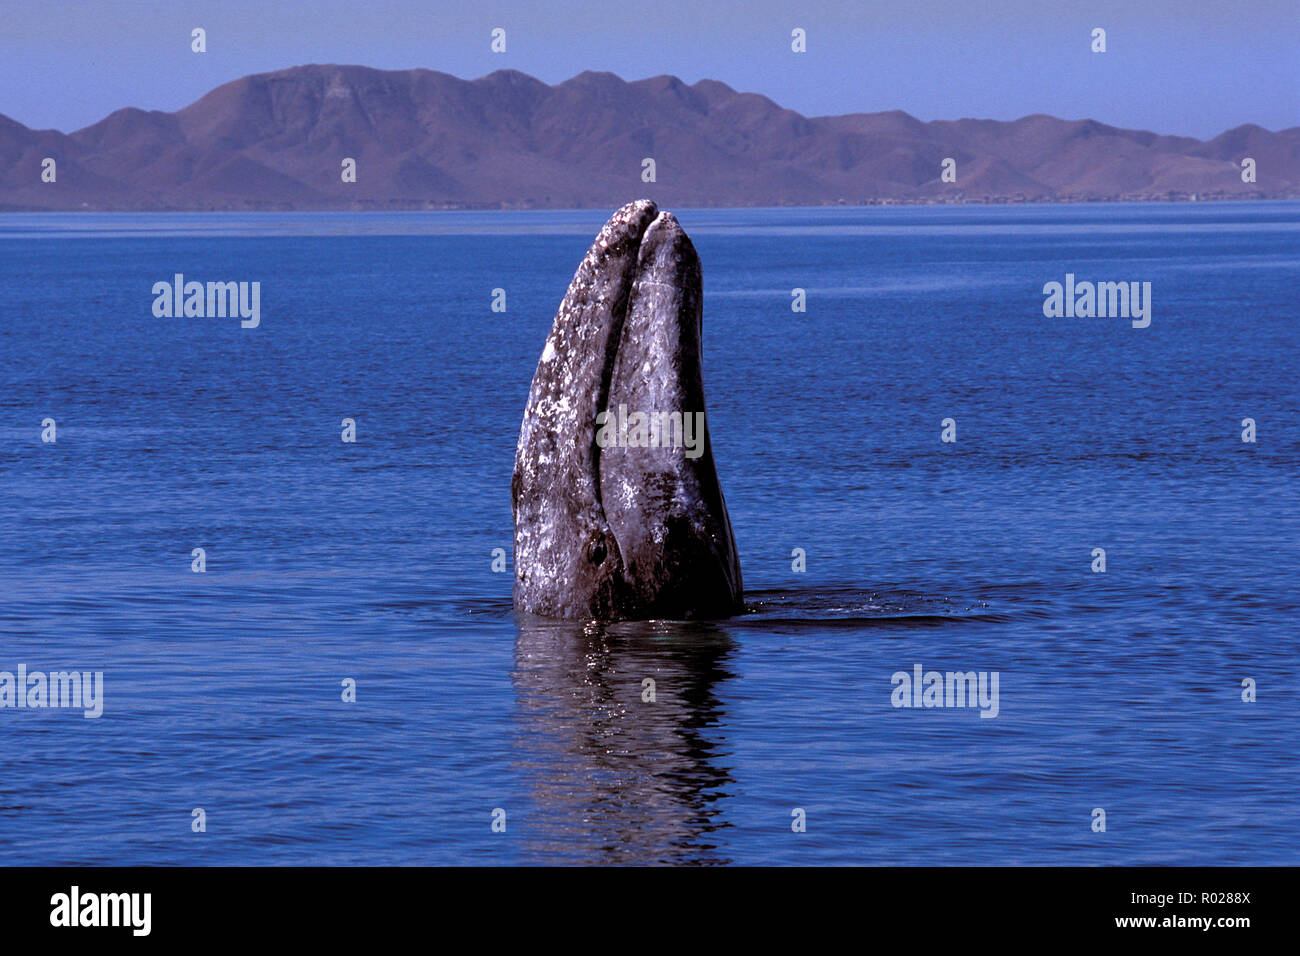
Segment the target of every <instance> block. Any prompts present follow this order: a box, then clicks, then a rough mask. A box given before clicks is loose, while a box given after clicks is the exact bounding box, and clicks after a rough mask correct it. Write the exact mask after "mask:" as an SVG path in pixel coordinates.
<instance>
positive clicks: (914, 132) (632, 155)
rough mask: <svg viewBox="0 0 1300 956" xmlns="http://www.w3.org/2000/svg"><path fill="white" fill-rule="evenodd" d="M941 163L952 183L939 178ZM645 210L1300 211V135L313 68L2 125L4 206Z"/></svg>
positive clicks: (600, 83) (672, 88) (577, 80)
mask: <svg viewBox="0 0 1300 956" xmlns="http://www.w3.org/2000/svg"><path fill="white" fill-rule="evenodd" d="M1247 156H1249V157H1251V158H1253V159H1255V161H1256V163H1257V178H1258V182H1257V183H1254V184H1247V183H1243V182H1242V181H1241V166H1240V164H1241V160H1242V159H1243V158H1245V157H1247ZM45 157H52V158H54V159H55V160H56V161H57V163H58V167H57V169H58V177H57V181H56V182H55V183H52V184H51V183H43V182H41V161H42V159H43V158H45ZM344 157H351V158H353V159H355V160H356V162H357V172H358V175H357V182H355V183H344V182H342V179H341V176H340V170H341V163H342V160H343V159H344ZM647 157H649V158H653V159H654V160H655V163H656V182H655V183H654V185H653V186H651V185H648V184H645V183H643V182H642V179H641V174H642V160H643V159H645V158H647ZM945 157H952V158H953V159H955V160H956V161H957V181H956V182H955V183H945V182H942V181H941V179H940V166H941V163H942V161H943V160H944V158H945ZM643 193H644V194H652V195H654V196H655V197H656V199H658V200H659V201H660V202H661V203H664V204H665V205H669V206H678V207H685V206H729V205H787V204H806V205H817V204H823V203H861V202H880V201H892V202H942V201H1016V200H1085V199H1094V200H1102V199H1139V198H1149V199H1171V198H1187V197H1188V196H1189V195H1190V194H1198V195H1199V196H1200V197H1201V198H1212V197H1215V198H1229V197H1239V198H1270V197H1271V198H1281V197H1300V127H1296V128H1291V129H1287V130H1282V131H1280V132H1269V131H1268V130H1264V129H1261V128H1260V127H1258V126H1251V125H1247V126H1241V127H1238V128H1236V129H1233V130H1229V131H1227V132H1225V133H1223V134H1222V135H1220V136H1218V137H1216V138H1214V139H1212V140H1209V141H1207V142H1201V141H1199V140H1195V139H1190V138H1187V137H1178V136H1160V135H1157V134H1155V133H1150V132H1143V131H1135V130H1124V129H1118V128H1116V127H1113V126H1106V125H1104V124H1102V123H1098V122H1095V121H1093V120H1076V121H1068V120H1060V119H1055V118H1053V117H1050V116H1042V115H1035V116H1026V117H1024V118H1022V119H1019V120H1015V121H1014V122H997V121H993V120H970V119H963V120H956V121H936V122H931V123H923V122H921V121H920V120H918V119H916V118H914V117H912V116H909V115H908V114H906V113H902V112H898V111H891V112H885V113H870V114H867V113H857V114H850V115H846V116H824V117H814V118H810V117H805V116H801V115H800V114H798V113H796V112H794V111H792V110H788V109H783V108H782V107H780V106H778V105H777V104H776V103H773V102H772V101H771V100H769V99H767V98H766V97H763V96H759V95H756V94H753V93H738V92H736V91H735V90H733V89H731V88H730V87H728V86H726V85H725V84H723V83H719V82H717V81H714V80H701V81H700V82H699V83H696V84H694V85H693V86H688V85H686V84H685V83H683V82H682V81H681V80H679V79H677V78H676V77H671V76H658V77H654V78H652V79H648V80H638V81H636V82H631V83H629V82H625V81H624V80H621V79H619V78H618V77H617V76H614V75H613V74H611V73H590V72H588V73H582V74H579V75H578V76H575V77H573V79H571V80H568V81H566V82H564V83H560V84H559V85H557V86H547V85H546V84H544V83H541V82H540V81H538V80H536V79H533V78H532V77H529V76H525V75H524V74H522V73H517V72H514V71H510V70H502V71H499V72H496V73H493V74H491V75H489V76H485V77H482V78H481V79H477V80H462V79H458V78H456V77H454V76H449V75H447V74H445V73H437V72H434V71H431V70H405V71H382V70H373V69H369V68H367V67H360V66H316V65H313V66H301V67H294V68H292V69H288V70H280V71H278V72H275V73H264V74H259V75H256V76H248V77H244V78H243V79H240V80H236V81H234V82H233V83H227V84H225V85H224V86H221V87H218V88H217V89H215V90H213V91H212V92H211V93H208V94H207V95H206V96H204V97H203V98H202V99H200V100H198V101H197V102H195V103H193V104H191V105H190V106H187V107H185V108H184V109H182V110H179V111H177V112H175V113H163V112H157V111H154V112H144V111H142V110H138V109H122V110H118V111H117V112H115V113H113V114H112V115H110V116H108V117H107V118H105V119H103V120H101V121H100V122H98V123H96V124H95V125H93V126H89V127H87V128H85V129H82V130H78V131H77V132H75V133H71V134H66V135H65V134H63V133H60V132H57V131H54V130H31V129H28V128H27V127H25V126H23V125H21V124H19V123H15V122H14V121H12V120H10V119H7V118H5V117H3V116H0V209H10V210H14V209H259V208H262V209H265V208H274V209H293V208H302V209H321V208H340V209H347V208H377V209H390V208H393V209H395V208H431V207H432V208H437V207H448V206H453V207H454V206H487V207H496V206H547V207H583V206H599V207H611V206H617V205H619V204H621V203H622V202H624V201H625V200H626V199H627V197H629V196H633V195H640V194H643Z"/></svg>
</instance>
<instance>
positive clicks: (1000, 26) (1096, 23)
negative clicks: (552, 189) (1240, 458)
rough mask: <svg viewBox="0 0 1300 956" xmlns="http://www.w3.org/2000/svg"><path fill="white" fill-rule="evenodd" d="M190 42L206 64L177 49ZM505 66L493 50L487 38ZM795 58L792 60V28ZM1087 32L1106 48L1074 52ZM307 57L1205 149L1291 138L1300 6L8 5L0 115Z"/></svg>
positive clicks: (140, 0) (166, 103)
mask: <svg viewBox="0 0 1300 956" xmlns="http://www.w3.org/2000/svg"><path fill="white" fill-rule="evenodd" d="M196 26H201V27H204V28H205V29H206V30H207V32H208V52H207V53H205V54H202V55H198V54H194V53H191V52H190V30H191V29H192V28H193V27H196ZM498 26H499V27H504V28H505V29H506V30H507V52H506V53H505V54H503V55H502V54H493V53H492V52H490V50H489V33H490V31H491V29H492V28H493V27H498ZM796 26H797V27H802V28H804V29H805V30H807V32H808V52H807V53H806V54H803V55H796V54H794V53H792V52H790V31H791V29H793V28H794V27H796ZM1093 27H1103V28H1105V29H1106V31H1107V47H1108V50H1107V52H1106V53H1105V54H1094V53H1092V52H1090V50H1089V45H1090V40H1089V34H1090V33H1091V30H1092V28H1093ZM302 63H358V64H363V65H366V66H374V67H380V68H384V69H408V68H411V67H426V68H429V69H437V70H443V71H445V72H448V73H453V74H455V75H457V76H464V77H477V76H482V75H483V74H485V73H490V72H492V71H493V70H496V69H502V68H507V67H508V68H512V69H517V70H521V71H523V72H525V73H530V74H532V75H534V76H537V77H539V78H540V79H542V80H545V81H547V82H549V83H555V82H558V81H561V80H564V79H567V78H568V77H570V76H572V75H574V74H575V73H579V72H581V71H582V70H588V69H591V70H610V71H612V72H615V73H617V74H619V75H620V76H622V77H624V78H626V79H640V78H643V77H647V76H654V75H656V74H659V73H673V74H676V75H677V76H680V77H681V78H682V79H684V80H686V81H687V82H692V83H693V82H695V81H696V80H699V79H703V78H705V77H708V78H713V79H718V80H722V81H724V82H726V83H728V84H730V85H731V86H734V87H736V88H737V89H740V90H747V91H754V92H759V93H763V94H765V95H767V96H769V97H771V98H772V99H774V100H776V101H777V102H778V103H780V104H782V105H783V106H789V107H791V108H793V109H796V110H799V111H800V112H802V113H806V114H809V115H822V114H827V113H846V112H872V111H876V110H886V109H903V110H906V111H908V112H909V113H912V114H914V115H916V116H918V117H920V118H921V119H924V120H931V119H957V118H961V117H978V118H991V119H1014V118H1016V117H1018V116H1023V115H1026V114H1028V113H1050V114H1053V115H1056V116H1062V117H1065V118H1071V119H1075V118H1083V117H1089V118H1093V119H1097V120H1101V121H1102V122H1106V123H1111V124H1114V125H1118V126H1126V127H1137V128H1143V129H1151V130H1155V131H1157V132H1161V133H1179V134H1184V135H1191V136H1197V137H1200V138H1207V137H1210V136H1213V135H1215V134H1217V133H1219V132H1222V131H1223V130H1224V129H1228V128H1230V127H1233V126H1237V125H1239V124H1241V123H1247V122H1250V123H1258V124H1259V125H1261V126H1264V127H1267V128H1269V129H1281V128H1284V127H1288V126H1296V125H1300V65H1298V64H1300V0H1258V2H1251V3H1240V2H1227V0H1146V2H1144V0H1122V2H1112V0H1101V2H1093V3H1071V2H1063V0H988V2H971V3H969V4H962V3H956V2H942V0H894V2H888V3H885V2H874V0H871V2H835V0H802V2H800V0H796V2H784V3H782V2H774V0H757V2H750V3H735V2H708V0H695V2H691V0H603V2H587V0H582V2H579V0H555V2H549V3H546V2H518V0H515V2H505V0H484V2H464V0H461V2H454V3H445V2H427V0H426V2H419V0H294V2H286V3H276V2H274V0H208V2H194V0H5V4H4V9H3V12H2V15H0V113H3V114H5V115H8V116H11V117H13V118H14V119H16V120H18V121H19V122H22V123H25V124H27V125H28V126H33V127H36V128H51V127H52V128H55V129H61V130H64V131H71V130H73V129H78V128H80V127H82V126H86V125H88V124H90V123H93V122H95V121H97V120H99V119H101V118H103V117H104V116H105V115H107V114H108V113H110V112H111V111H112V110H114V109H116V108H118V107H121V106H137V107H140V108H143V109H163V110H174V109H178V108H180V107H182V106H185V105H186V104H188V103H191V102H193V101H194V100H195V99H197V98H198V97H200V96H201V95H203V94H204V93H206V92H207V91H208V90H210V89H212V88H213V87H215V86H218V85H220V84H221V83H225V82H227V81H229V80H233V79H236V78H238V77H240V76H244V75H246V74H248V73H258V72H265V71H268V70H275V69H281V68H283V67H287V66H293V65H298V64H302Z"/></svg>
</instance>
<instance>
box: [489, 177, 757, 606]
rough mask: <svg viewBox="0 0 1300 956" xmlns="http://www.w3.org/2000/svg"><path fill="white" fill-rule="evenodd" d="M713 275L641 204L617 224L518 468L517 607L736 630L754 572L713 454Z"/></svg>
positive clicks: (555, 351) (533, 398)
mask: <svg viewBox="0 0 1300 956" xmlns="http://www.w3.org/2000/svg"><path fill="white" fill-rule="evenodd" d="M702 303H703V294H702V288H701V271H700V259H699V256H698V255H697V254H696V252H695V247H694V246H693V245H692V244H691V241H690V239H689V238H688V237H687V235H686V233H685V232H684V231H683V230H682V228H681V225H680V224H679V223H678V222H677V219H676V217H675V216H673V215H672V214H671V213H667V212H663V213H661V212H659V210H658V209H657V208H656V206H655V204H654V203H653V202H650V201H649V200H640V201H637V202H633V203H629V204H628V205H626V206H624V207H623V208H622V209H620V210H618V212H616V213H615V214H614V215H613V216H612V217H611V218H610V220H609V221H608V222H607V223H605V225H604V227H603V228H602V229H601V230H600V233H599V234H598V235H597V236H596V240H595V242H593V243H592V245H591V248H590V249H589V250H588V251H587V255H586V256H585V257H584V258H583V260H582V263H581V264H580V265H579V266H578V270H577V272H576V273H575V274H574V277H573V281H572V283H570V285H569V290H568V293H567V294H566V295H565V297H564V300H563V302H562V303H561V304H560V308H559V311H558V312H557V313H556V316H555V322H554V324H553V326H552V328H551V333H550V335H549V336H548V337H547V339H546V345H545V347H544V348H543V350H542V356H541V359H540V361H539V362H538V363H537V372H536V374H535V375H534V376H533V382H532V387H531V389H530V390H529V393H528V404H527V407H526V408H525V411H524V418H523V423H522V425H521V426H520V429H519V444H518V447H517V449H516V452H515V468H514V477H513V480H512V482H511V499H512V510H513V514H514V525H515V580H514V600H515V607H516V608H517V609H518V610H520V611H525V612H528V613H532V614H538V615H543V616H546V617H558V618H594V619H598V620H624V619H647V618H705V617H725V616H728V615H731V614H734V613H736V612H737V611H738V610H740V608H741V602H742V584H741V576H740V561H739V558H738V556H737V554H736V544H735V538H734V536H733V534H732V530H731V521H730V519H729V518H728V516H727V506H726V502H725V500H724V499H723V496H722V489H721V487H720V486H719V484H718V476H717V470H716V467H715V465H714V459H713V448H712V444H711V442H710V441H709V434H708V425H707V419H706V417H705V404H704V379H703V374H702V371H701V351H700V337H701V317H702Z"/></svg>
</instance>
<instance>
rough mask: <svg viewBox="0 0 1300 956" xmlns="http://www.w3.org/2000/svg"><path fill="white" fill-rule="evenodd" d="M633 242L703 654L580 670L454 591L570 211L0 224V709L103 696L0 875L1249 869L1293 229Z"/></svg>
mask: <svg viewBox="0 0 1300 956" xmlns="http://www.w3.org/2000/svg"><path fill="white" fill-rule="evenodd" d="M677 212H678V216H679V218H680V220H681V222H682V224H683V226H684V227H685V228H686V230H687V231H688V233H690V235H691V236H692V238H693V239H694V241H695V244H696V247H697V248H698V250H699V253H700V256H701V258H702V260H703V263H704V274H705V315H704V338H705V343H704V344H705V379H706V383H707V386H708V403H709V404H708V414H709V419H710V430H711V434H712V439H713V441H714V448H715V454H716V457H717V461H718V467H719V473H720V476H721V480H722V484H723V488H724V491H725V493H726V496H727V501H728V504H729V507H730V513H731V518H732V523H733V525H734V527H735V533H736V540H737V545H738V548H739V551H740V556H741V562H742V566H743V569H744V575H745V583H746V589H747V599H748V605H749V611H748V613H747V614H745V615H743V616H740V617H738V618H735V619H732V620H728V621H721V622H714V623H697V624H683V623H673V622H651V623H640V624H618V625H605V626H600V625H594V624H592V625H582V624H563V623H554V622H544V621H538V620H525V619H519V618H516V616H515V614H514V612H513V610H512V608H511V594H510V585H511V577H510V574H509V573H494V571H493V570H492V564H493V549H495V548H504V549H505V550H506V551H507V552H509V550H510V546H511V516H510V490H509V489H510V473H511V467H512V462H513V455H514V447H515V439H516V436H517V433H518V427H519V419H520V415H521V413H522V410H523V405H524V400H525V396H526V394H527V390H528V385H529V381H530V379H531V376H532V373H533V370H534V368H535V365H536V362H537V358H538V355H539V354H540V352H541V348H542V345H543V342H544V340H545V337H546V334H547V331H548V329H549V325H550V322H551V319H552V317H553V315H554V311H555V308H556V306H557V305H558V303H559V300H560V298H561V297H562V296H563V294H564V291H565V288H566V286H567V284H568V281H569V279H570V277H571V276H572V273H573V270H574V268H575V267H576V265H577V263H578V261H579V259H580V258H581V256H582V254H583V252H584V251H585V249H586V247H587V245H588V243H589V242H590V240H591V238H592V236H593V235H594V234H595V232H596V230H597V229H598V228H599V226H600V224H601V222H602V221H603V219H604V216H605V213H603V212H598V211H589V212H519V213H508V212H483V213H477V212H475V213H408V214H392V215H388V214H385V215H378V214H376V215H369V214H334V213H329V214H294V215H282V214H263V215H225V214H201V215H13V214H10V215H6V216H3V217H0V262H3V264H4V265H3V269H2V270H0V301H3V303H4V321H3V322H0V491H2V492H3V493H2V494H0V529H2V533H0V670H7V671H14V670H15V669H16V668H17V666H18V665H19V664H24V665H26V667H27V668H28V670H32V671H36V670H40V671H55V670H83V671H103V674H104V711H103V716H102V717H100V718H98V719H86V718H84V717H83V716H82V714H81V712H80V711H73V710H54V709H47V710H33V709H22V710H18V709H0V768H2V769H0V863H3V864H16V863H41V864H182V863H189V864H308V863H326V864H450V863H464V864H515V863H527V864H532V863H596V862H619V863H700V864H715V863H740V864H805V863H807V864H828V863H829V864H843V863H873V864H1119V863H1125V864H1127V863H1155V864H1296V863H1300V849H1297V846H1300V805H1298V803H1297V800H1296V780H1297V769H1300V768H1298V766H1297V757H1296V753H1295V747H1296V740H1297V737H1298V736H1300V734H1298V733H1297V732H1298V731H1300V706H1298V705H1300V689H1298V688H1300V667H1298V666H1297V655H1296V643H1297V621H1298V620H1300V615H1298V613H1297V612H1298V611H1300V599H1298V597H1297V586H1296V580H1297V578H1296V575H1297V570H1298V569H1300V508H1298V501H1297V495H1296V484H1295V481H1296V475H1297V472H1298V471H1300V436H1298V433H1297V409H1298V407H1300V374H1298V372H1300V368H1298V362H1300V359H1298V358H1297V356H1300V324H1298V323H1297V321H1296V318H1297V309H1296V290H1297V288H1300V282H1298V280H1300V203H1244V204H1199V205H1197V204H1190V205H1086V206H1036V207H1035V206H1006V207H910V208H872V209H861V208H852V209H811V210H809V209H799V210H731V211H719V210H678V211H677ZM178 272H179V273H183V274H184V275H185V276H186V278H187V279H196V280H199V281H209V280H212V281H218V280H220V281H226V280H233V281H260V282H261V284H262V286H261V289H262V294H261V325H260V327H258V328H256V329H243V328H241V327H240V323H239V321H238V320H237V319H229V318H203V319H200V318H155V317H154V315H153V312H152V303H153V295H152V293H151V288H152V286H153V284H154V283H155V282H158V281H170V280H171V278H172V276H173V275H174V274H175V273H178ZM1067 272H1068V273H1073V274H1075V275H1076V278H1077V279H1078V280H1080V281H1082V280H1090V281H1143V282H1150V283H1151V284H1152V321H1151V325H1150V327H1149V328H1145V329H1134V328H1132V326H1131V323H1130V322H1129V321H1127V320H1125V319H1120V318H1045V317H1044V315H1043V298H1044V296H1043V293H1042V287H1043V285H1044V283H1047V282H1051V281H1058V282H1059V281H1064V278H1065V275H1066V273H1067ZM796 287H798V288H803V289H806V290H807V312H806V313H802V314H800V313H794V312H792V311H791V290H792V289H794V288H796ZM496 288H501V289H505V290H506V293H507V311H506V312H504V313H497V312H493V311H492V310H491V301H492V290H493V289H496ZM345 417H351V418H354V419H355V421H356V427H357V441H356V442H355V443H354V444H346V443H344V442H342V441H341V440H340V432H341V421H342V419H343V418H345ZM46 418H52V419H54V420H55V422H56V427H57V441H56V442H54V443H46V442H43V441H42V421H43V420H44V419H46ZM945 418H952V419H954V421H955V422H956V428H957V441H956V442H954V443H944V442H942V441H941V440H940V433H941V422H942V421H943V420H944V419H945ZM1244 418H1253V419H1254V420H1255V422H1256V423H1257V430H1258V440H1257V441H1256V442H1254V443H1246V442H1243V441H1242V438H1241V435H1242V420H1243V419H1244ZM198 547H201V548H204V549H205V551H206V561H207V565H206V567H207V569H206V571H205V572H204V573H202V574H198V573H194V572H192V571H191V552H192V549H194V548H198ZM796 548H798V549H803V551H804V552H805V553H806V571H804V572H802V573H800V572H796V571H794V570H792V551H793V550H794V549H796ZM1095 548H1104V549H1105V552H1106V562H1107V566H1106V571H1105V573H1094V572H1093V570H1092V564H1093V549H1095ZM918 664H919V665H921V666H922V668H923V669H924V670H927V671H928V670H938V671H944V672H946V671H963V672H964V671H972V670H973V671H987V672H994V671H996V672H997V673H998V674H999V694H1000V697H999V708H998V714H997V717H996V718H995V719H984V718H981V717H980V716H979V711H978V710H977V709H973V708H896V707H894V706H893V705H892V703H891V696H892V692H893V690H894V687H893V683H892V680H891V679H892V675H894V674H895V673H896V672H899V671H902V672H907V673H911V672H912V670H913V668H914V666H916V665H918ZM647 677H648V678H652V679H653V680H654V682H655V699H654V701H653V702H646V701H644V700H643V680H644V679H645V678H647ZM346 679H352V680H355V682H356V688H357V690H356V696H357V699H356V702H355V703H345V702H344V701H343V700H342V698H341V695H342V693H343V690H342V682H343V681H345V680H346ZM1245 679H1251V680H1253V681H1255V682H1256V687H1257V694H1258V699H1257V700H1256V701H1255V702H1253V703H1251V702H1245V701H1243V699H1242V682H1243V680H1245ZM195 808H202V809H203V810H204V812H205V815H206V832H202V833H196V832H193V830H192V827H191V823H192V811H193V810H194V809H195ZM796 808H798V809H801V810H803V811H804V815H805V816H806V832H802V833H797V832H793V830H792V820H794V818H795V816H794V812H795V810H796ZM1098 808H1100V809H1103V810H1104V811H1105V814H1106V830H1105V832H1094V829H1093V819H1094V810H1095V809H1098ZM496 810H502V811H504V817H505V820H506V829H505V832H503V833H499V832H494V831H493V828H492V822H493V813H494V811H496ZM499 817H500V814H498V818H499Z"/></svg>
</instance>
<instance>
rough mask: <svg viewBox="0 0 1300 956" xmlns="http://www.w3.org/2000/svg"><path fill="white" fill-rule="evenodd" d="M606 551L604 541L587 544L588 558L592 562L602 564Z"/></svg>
mask: <svg viewBox="0 0 1300 956" xmlns="http://www.w3.org/2000/svg"><path fill="white" fill-rule="evenodd" d="M606 553H607V552H606V551H605V542H604V541H600V540H597V541H592V542H591V543H590V544H588V545H587V560H588V561H590V562H591V563H592V564H600V562H602V561H604V560H605V555H606Z"/></svg>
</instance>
